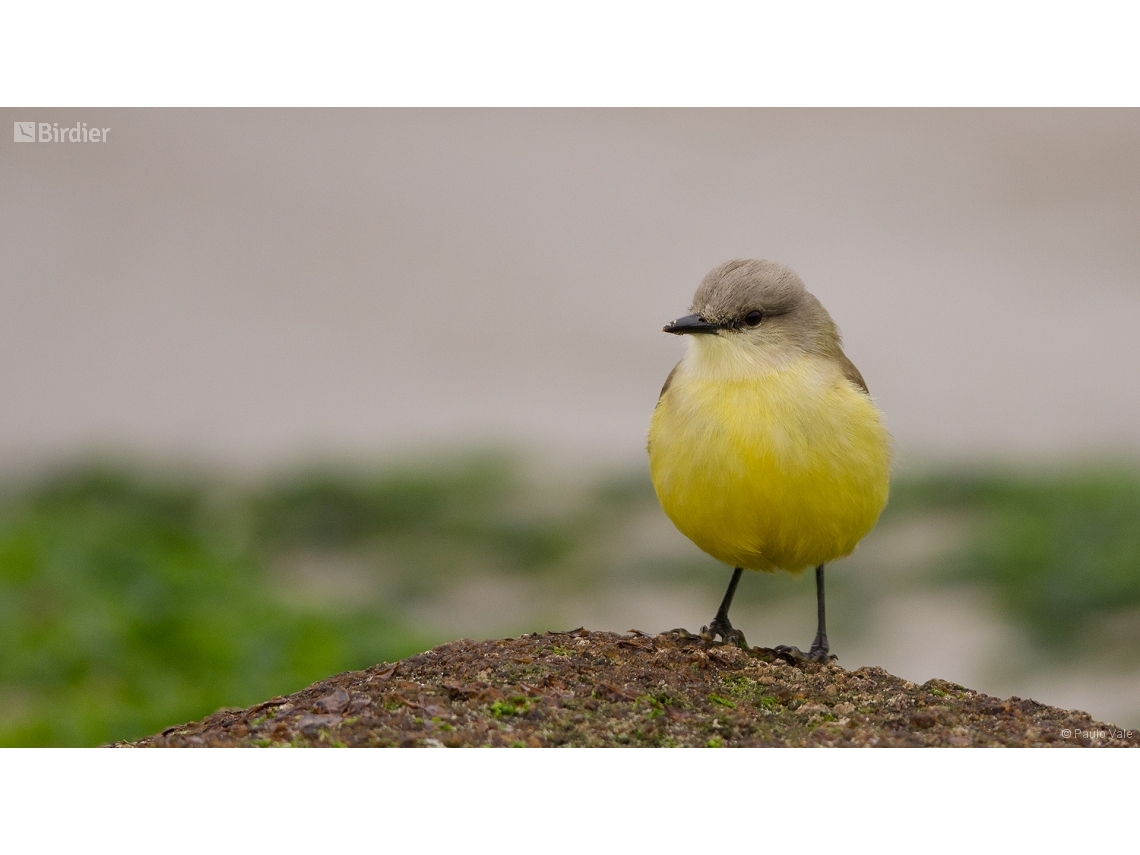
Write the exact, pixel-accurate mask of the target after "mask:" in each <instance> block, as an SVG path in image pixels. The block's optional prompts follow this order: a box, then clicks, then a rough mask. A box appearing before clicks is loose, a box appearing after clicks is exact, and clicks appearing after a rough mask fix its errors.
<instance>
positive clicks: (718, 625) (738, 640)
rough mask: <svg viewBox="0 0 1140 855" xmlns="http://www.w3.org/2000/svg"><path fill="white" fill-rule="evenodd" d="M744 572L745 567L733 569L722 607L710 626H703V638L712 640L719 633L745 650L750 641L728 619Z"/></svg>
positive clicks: (727, 640) (717, 611) (721, 603)
mask: <svg viewBox="0 0 1140 855" xmlns="http://www.w3.org/2000/svg"><path fill="white" fill-rule="evenodd" d="M743 573H744V568H742V567H737V568H736V569H735V570H733V571H732V580H731V581H730V582H729V583H728V590H727V591H725V592H724V599H723V600H721V601H720V608H719V609H717V610H716V617H714V618H713V619H712V623H710V624H709V625H708V626H702V627H701V638H704V639H706V640H707V641H712V640H713V639H714V638H716V637H717V636H718V635H719V636H720V637H721V638H722V639H724V640H725V641H726V642H730V643H732V644H735V645H736V646H737V647H742V648H744V649H745V650H747V649H748V642H747V641H745V640H744V633H743V632H741V631H740V630H739V629H733V628H732V624H731V623H730V622H729V620H728V607H729V606H731V605H732V597H733V595H734V594H735V593H736V586H737V585H738V584H740V577H741V575H742V574H743Z"/></svg>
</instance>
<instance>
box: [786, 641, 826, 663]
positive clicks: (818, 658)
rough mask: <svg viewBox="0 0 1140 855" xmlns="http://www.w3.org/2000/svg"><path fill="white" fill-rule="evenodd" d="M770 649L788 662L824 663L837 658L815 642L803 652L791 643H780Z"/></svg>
mask: <svg viewBox="0 0 1140 855" xmlns="http://www.w3.org/2000/svg"><path fill="white" fill-rule="evenodd" d="M772 649H773V650H774V651H775V652H776V655H777V656H779V657H780V658H781V659H784V660H786V661H787V662H790V663H798V662H818V663H820V664H826V663H828V662H835V661H838V659H839V657H838V656H836V655H835V654H834V653H829V652H828V651H827V648H826V647H823V646H817V645H815V644H813V645H812V646H811V650H809V651H808V652H807V653H804V652H803V651H802V650H800V649H799V648H798V647H796V646H794V645H791V644H781V645H779V646H777V647H773V648H772Z"/></svg>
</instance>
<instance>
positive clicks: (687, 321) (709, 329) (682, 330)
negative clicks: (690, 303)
mask: <svg viewBox="0 0 1140 855" xmlns="http://www.w3.org/2000/svg"><path fill="white" fill-rule="evenodd" d="M720 328H721V325H720V324H710V323H709V322H708V321H706V320H705V319H704V318H702V317H701V316H700V315H685V317H683V318H677V320H675V321H673V323H671V324H666V325H665V328H664V329H663V330H661V332H667V333H673V335H694V334H696V333H712V334H713V335H716V333H717V330H719V329H720Z"/></svg>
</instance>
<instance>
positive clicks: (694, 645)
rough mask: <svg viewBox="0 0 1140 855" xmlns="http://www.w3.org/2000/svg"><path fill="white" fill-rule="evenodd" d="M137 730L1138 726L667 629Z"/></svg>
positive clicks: (1086, 730) (270, 732)
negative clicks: (184, 722)
mask: <svg viewBox="0 0 1140 855" xmlns="http://www.w3.org/2000/svg"><path fill="white" fill-rule="evenodd" d="M119 744H120V745H127V744H131V745H137V746H172V747H173V746H193V745H208V746H241V745H247V746H255V745H256V746H271V745H313V746H320V745H347V746H422V747H438V746H445V747H457V746H468V745H490V746H519V747H522V746H536V747H537V746H556V745H566V746H617V745H623V746H626V745H628V746H634V745H642V746H812V745H819V746H957V747H965V746H989V745H1008V746H1038V745H1040V746H1044V745H1050V746H1058V747H1063V746H1133V747H1135V746H1140V734H1138V733H1137V731H1129V730H1122V729H1120V728H1116V727H1113V726H1112V725H1108V724H1102V723H1100V722H1095V721H1093V720H1092V718H1091V717H1090V716H1089V715H1088V714H1087V713H1083V712H1077V711H1068V710H1061V709H1056V708H1054V707H1048V706H1044V705H1042V704H1038V703H1037V702H1035V701H1030V700H1021V699H1020V698H1009V699H1007V700H1000V699H998V698H993V697H990V696H988V695H984V694H981V693H979V692H974V691H971V690H969V689H966V688H963V687H962V686H959V685H956V684H954V683H949V682H946V681H944V680H930V681H928V682H926V683H923V684H922V685H921V686H918V685H915V684H914V683H910V682H908V681H906V680H901V679H899V678H898V677H894V676H892V675H890V674H888V673H887V672H886V671H884V670H883V669H881V668H860V669H858V670H855V671H847V670H845V669H843V668H842V667H840V666H839V665H837V664H835V663H827V664H817V663H814V662H806V661H802V660H797V659H794V658H792V657H790V656H788V655H787V654H781V653H779V652H777V651H775V650H769V649H765V648H757V649H753V650H748V651H744V650H740V649H738V648H736V647H731V646H725V645H723V644H715V643H711V642H707V641H703V640H701V639H699V638H693V637H688V638H686V637H683V636H680V635H678V634H674V633H665V634H662V635H657V636H647V635H644V634H642V633H631V634H629V635H617V634H615V633H608V632H587V631H586V630H574V631H573V632H570V633H552V632H548V633H545V634H543V635H525V636H522V637H521V638H516V639H504V640H500V641H487V642H473V641H469V640H466V639H464V640H461V641H456V642H452V643H450V644H444V645H442V646H440V647H437V648H435V649H433V650H429V651H427V652H426V653H421V654H419V655H417V656H413V657H410V658H409V659H405V660H403V661H401V662H397V663H394V664H389V663H383V664H380V665H376V666H373V667H372V668H368V669H366V670H364V671H350V672H346V673H344V674H338V675H337V676H335V677H332V678H330V679H328V680H323V681H321V682H319V683H315V684H314V685H312V686H310V687H309V688H307V689H304V690H303V691H300V692H297V693H296V694H294V695H290V696H288V697H279V698H274V699H273V700H272V701H267V702H265V703H263V704H258V705H257V706H254V707H251V708H250V709H248V710H244V711H243V710H232V709H227V710H222V711H219V712H217V713H215V714H214V715H212V716H209V717H208V718H206V719H204V720H202V721H201V722H196V723H192V724H186V725H181V726H176V727H170V728H167V729H166V730H164V731H163V732H162V733H161V734H159V735H156V736H151V737H147V738H146V739H142V740H139V741H138V742H135V743H119Z"/></svg>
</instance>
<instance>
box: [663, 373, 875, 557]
mask: <svg viewBox="0 0 1140 855" xmlns="http://www.w3.org/2000/svg"><path fill="white" fill-rule="evenodd" d="M681 367H683V366H681ZM649 468H650V474H651V475H652V478H653V486H654V488H655V489H656V491H657V496H658V499H659V500H660V502H661V506H662V508H664V510H665V513H666V514H667V515H668V517H669V519H671V520H672V521H673V523H674V525H676V526H677V528H678V529H680V530H681V532H682V533H683V534H685V535H686V536H687V537H688V538H689V539H690V540H692V541H693V542H694V543H695V544H696V545H697V546H699V547H700V548H701V549H703V550H704V551H705V552H707V553H709V554H710V555H712V556H713V557H715V558H717V559H718V560H720V561H723V562H725V563H726V564H729V565H732V566H735V567H747V568H750V569H753V570H774V569H776V568H781V569H784V570H790V571H792V572H799V571H801V570H803V569H804V568H806V567H809V566H815V565H818V564H824V563H827V562H829V561H833V560H835V559H837V558H841V557H843V556H845V555H848V554H850V553H851V551H852V550H854V548H855V545H856V544H857V543H858V542H859V540H860V539H861V538H862V537H863V536H864V535H866V534H867V532H869V531H870V530H871V529H872V528H873V527H874V525H875V522H876V521H877V520H878V518H879V514H880V513H881V512H882V510H883V507H884V506H885V505H886V502H887V491H888V482H889V468H890V437H889V435H888V434H887V432H886V429H885V428H884V426H883V424H882V420H881V417H880V415H879V412H878V410H876V409H875V406H874V404H873V403H872V402H871V399H870V397H869V396H868V395H866V394H865V393H863V392H862V391H860V390H857V389H856V388H855V387H853V386H852V385H851V384H850V383H848V382H847V381H846V380H844V379H843V378H842V377H841V376H839V375H838V373H836V372H830V371H827V370H826V368H825V367H822V366H820V365H819V364H818V363H816V362H814V361H812V360H808V359H804V360H801V361H800V362H797V363H795V364H793V365H791V366H788V367H787V368H784V369H782V370H780V371H778V372H772V373H771V374H767V375H764V376H761V377H758V378H748V379H747V380H742V379H731V380H715V379H710V378H708V377H707V376H705V377H702V376H699V375H689V374H687V373H686V372H685V371H683V370H678V372H677V375H676V376H675V377H674V380H673V382H672V384H671V385H670V387H669V388H668V390H667V391H666V392H665V393H664V394H663V395H662V397H661V400H660V401H659V402H658V405H657V408H656V410H655V411H654V413H653V418H652V421H651V423H650V432H649Z"/></svg>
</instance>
